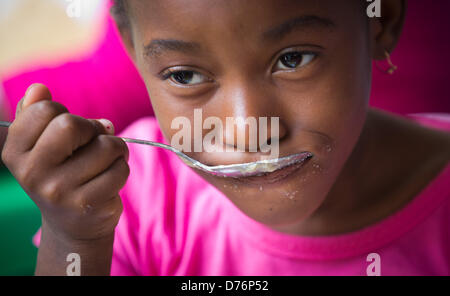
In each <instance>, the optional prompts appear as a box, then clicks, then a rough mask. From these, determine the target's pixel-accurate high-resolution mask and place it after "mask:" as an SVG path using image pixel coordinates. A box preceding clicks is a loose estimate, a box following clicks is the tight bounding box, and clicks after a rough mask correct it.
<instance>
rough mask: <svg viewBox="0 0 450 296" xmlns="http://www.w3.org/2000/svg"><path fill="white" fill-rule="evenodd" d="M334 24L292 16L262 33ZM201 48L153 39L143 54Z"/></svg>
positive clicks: (278, 34) (279, 34) (277, 34)
mask: <svg viewBox="0 0 450 296" xmlns="http://www.w3.org/2000/svg"><path fill="white" fill-rule="evenodd" d="M334 27H336V24H335V23H334V22H333V21H332V20H330V19H327V18H322V17H318V16H315V15H305V16H300V17H296V18H293V19H291V20H288V21H287V22H284V23H282V24H281V25H278V26H276V27H274V28H272V29H269V30H268V31H266V32H264V33H263V35H262V36H263V39H268V40H279V39H282V38H283V37H284V36H286V35H287V34H289V33H291V32H292V31H294V30H298V29H307V28H318V29H321V28H328V29H330V28H334ZM200 50H201V46H200V44H198V43H196V42H187V41H183V40H176V39H154V40H152V41H151V42H150V43H149V44H147V45H145V46H144V56H146V57H150V58H155V57H158V56H160V55H161V54H163V53H164V52H167V51H175V52H182V53H191V54H192V53H198V52H199V51H200Z"/></svg>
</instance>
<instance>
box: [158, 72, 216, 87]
mask: <svg viewBox="0 0 450 296" xmlns="http://www.w3.org/2000/svg"><path fill="white" fill-rule="evenodd" d="M167 78H169V79H170V80H172V81H173V82H174V83H176V84H181V85H196V84H200V83H203V82H207V81H208V78H206V77H205V76H204V75H202V74H200V73H197V72H195V71H173V72H169V73H168V74H166V75H165V79H167Z"/></svg>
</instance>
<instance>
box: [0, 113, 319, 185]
mask: <svg viewBox="0 0 450 296" xmlns="http://www.w3.org/2000/svg"><path fill="white" fill-rule="evenodd" d="M10 125H11V122H6V121H0V127H9V126H10ZM121 139H122V140H123V141H124V142H127V143H136V144H143V145H149V146H154V147H159V148H163V149H166V150H169V151H172V152H173V153H175V154H176V155H177V156H178V157H180V158H181V160H182V161H183V162H184V163H185V164H187V165H188V166H190V167H191V168H196V169H199V170H201V171H203V172H206V173H209V174H212V175H215V176H220V177H234V178H238V177H250V176H258V175H262V174H265V173H271V172H274V171H276V170H279V169H282V168H285V167H287V166H290V165H293V164H296V163H299V162H302V161H304V160H306V159H307V158H310V157H312V156H313V155H312V154H311V153H310V152H302V153H297V154H292V155H288V156H285V157H281V158H275V159H266V160H260V161H255V162H247V163H238V164H229V165H217V166H208V165H205V164H203V163H201V162H199V161H197V160H195V159H192V158H190V157H189V156H187V155H186V154H184V153H183V152H181V151H179V150H178V149H175V148H173V147H172V146H169V145H166V144H162V143H157V142H152V141H145V140H138V139H130V138H122V137H121Z"/></svg>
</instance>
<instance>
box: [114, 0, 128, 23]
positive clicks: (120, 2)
mask: <svg viewBox="0 0 450 296" xmlns="http://www.w3.org/2000/svg"><path fill="white" fill-rule="evenodd" d="M111 15H112V16H113V18H114V19H115V21H116V23H117V26H118V27H119V29H124V28H126V27H128V26H129V20H128V14H127V7H126V3H125V0H113V5H112V7H111Z"/></svg>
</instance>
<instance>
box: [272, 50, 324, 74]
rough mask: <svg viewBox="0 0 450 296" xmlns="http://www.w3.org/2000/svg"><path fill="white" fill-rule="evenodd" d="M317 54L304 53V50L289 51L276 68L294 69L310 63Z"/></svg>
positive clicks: (280, 59) (279, 60)
mask: <svg viewBox="0 0 450 296" xmlns="http://www.w3.org/2000/svg"><path fill="white" fill-rule="evenodd" d="M315 57H316V54H314V53H302V52H297V51H296V52H288V53H285V54H283V55H282V56H281V57H280V58H279V59H278V62H277V64H276V66H275V68H276V70H292V69H296V68H301V67H304V66H306V65H307V64H309V63H310V62H311V61H312V60H314V58H315Z"/></svg>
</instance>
